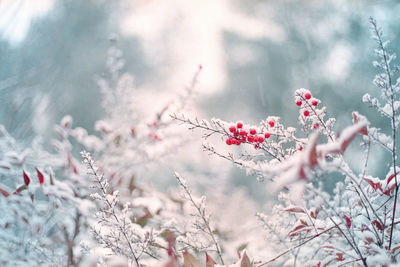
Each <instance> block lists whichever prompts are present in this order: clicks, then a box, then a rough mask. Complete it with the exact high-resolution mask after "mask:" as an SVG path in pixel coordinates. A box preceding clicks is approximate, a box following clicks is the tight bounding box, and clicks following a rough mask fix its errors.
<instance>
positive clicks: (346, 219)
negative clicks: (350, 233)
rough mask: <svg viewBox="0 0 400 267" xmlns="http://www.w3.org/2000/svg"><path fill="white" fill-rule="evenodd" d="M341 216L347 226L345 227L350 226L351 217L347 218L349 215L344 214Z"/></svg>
mask: <svg viewBox="0 0 400 267" xmlns="http://www.w3.org/2000/svg"><path fill="white" fill-rule="evenodd" d="M343 218H344V219H345V221H346V227H347V228H350V227H351V219H350V218H349V216H347V215H344V216H343Z"/></svg>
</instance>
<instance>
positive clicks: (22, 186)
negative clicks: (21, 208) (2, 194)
mask: <svg viewBox="0 0 400 267" xmlns="http://www.w3.org/2000/svg"><path fill="white" fill-rule="evenodd" d="M27 188H28V186H27V185H26V184H24V185H21V186H20V187H18V188H17V190H15V192H14V194H17V193H20V192H22V191H24V190H26V189H27Z"/></svg>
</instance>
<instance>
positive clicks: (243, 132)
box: [239, 130, 247, 136]
mask: <svg viewBox="0 0 400 267" xmlns="http://www.w3.org/2000/svg"><path fill="white" fill-rule="evenodd" d="M239 134H240V135H242V136H243V135H247V132H246V131H245V130H240V132H239Z"/></svg>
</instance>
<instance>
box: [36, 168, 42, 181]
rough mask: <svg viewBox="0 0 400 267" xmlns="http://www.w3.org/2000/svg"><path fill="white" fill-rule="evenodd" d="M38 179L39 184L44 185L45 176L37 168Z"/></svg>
mask: <svg viewBox="0 0 400 267" xmlns="http://www.w3.org/2000/svg"><path fill="white" fill-rule="evenodd" d="M35 170H36V172H37V175H38V178H39V184H43V183H44V176H43V173H42V172H41V171H39V169H38V168H35Z"/></svg>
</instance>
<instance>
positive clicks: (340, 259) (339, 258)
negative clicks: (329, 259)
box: [336, 253, 344, 261]
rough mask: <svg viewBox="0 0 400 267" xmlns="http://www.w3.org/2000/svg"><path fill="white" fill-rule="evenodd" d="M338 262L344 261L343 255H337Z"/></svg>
mask: <svg viewBox="0 0 400 267" xmlns="http://www.w3.org/2000/svg"><path fill="white" fill-rule="evenodd" d="M336 256H337V257H336V261H344V258H343V253H336Z"/></svg>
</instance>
